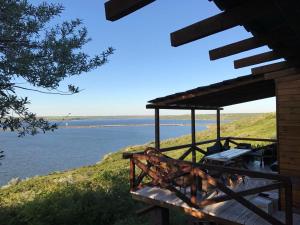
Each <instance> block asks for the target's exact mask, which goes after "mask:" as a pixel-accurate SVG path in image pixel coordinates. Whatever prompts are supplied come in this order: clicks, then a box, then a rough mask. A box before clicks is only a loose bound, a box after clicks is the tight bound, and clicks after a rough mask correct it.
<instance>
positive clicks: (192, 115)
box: [191, 109, 196, 163]
mask: <svg viewBox="0 0 300 225" xmlns="http://www.w3.org/2000/svg"><path fill="white" fill-rule="evenodd" d="M195 121H196V118H195V109H192V110H191V128H192V129H191V133H192V162H193V163H196V150H195V147H196V122H195Z"/></svg>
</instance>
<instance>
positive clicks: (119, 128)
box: [0, 118, 215, 185]
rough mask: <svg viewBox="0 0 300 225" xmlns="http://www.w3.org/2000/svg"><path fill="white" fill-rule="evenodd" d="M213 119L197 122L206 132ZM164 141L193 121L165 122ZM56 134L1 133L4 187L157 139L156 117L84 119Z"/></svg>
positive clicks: (185, 131) (63, 125)
mask: <svg viewBox="0 0 300 225" xmlns="http://www.w3.org/2000/svg"><path fill="white" fill-rule="evenodd" d="M214 122H215V121H213V120H203V121H202V120H201V121H199V120H198V121H197V122H196V130H197V131H200V130H204V129H206V126H207V125H208V124H211V123H214ZM161 124H162V126H161V139H168V138H174V137H178V136H181V135H185V134H189V133H190V126H189V125H190V121H189V120H173V119H162V120H161ZM58 125H59V126H60V128H59V129H58V130H56V131H55V132H48V133H46V134H38V135H36V136H26V137H24V138H18V137H17V135H16V134H15V133H10V132H1V133H0V135H1V143H0V149H1V150H4V151H5V159H4V160H1V161H0V162H1V164H2V165H0V185H4V184H6V183H7V182H8V181H9V180H11V179H12V178H16V177H19V178H21V179H24V178H27V177H32V176H35V175H46V174H49V173H51V172H55V171H62V170H68V169H72V168H76V167H80V166H86V165H91V164H95V163H97V162H99V161H100V160H101V159H102V158H103V156H104V155H106V154H108V153H110V152H115V151H118V150H119V149H121V148H124V147H126V146H130V145H138V144H144V143H147V142H151V141H153V139H154V120H153V119H152V118H126V119H124V118H113V119H95V120H91V119H84V120H69V121H60V122H58Z"/></svg>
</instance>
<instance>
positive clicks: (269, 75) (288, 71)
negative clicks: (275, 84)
mask: <svg viewBox="0 0 300 225" xmlns="http://www.w3.org/2000/svg"><path fill="white" fill-rule="evenodd" d="M299 73H300V69H299V68H295V67H292V68H288V69H284V70H279V71H275V72H271V73H266V74H265V79H266V80H273V79H278V78H281V77H285V76H288V75H293V74H299Z"/></svg>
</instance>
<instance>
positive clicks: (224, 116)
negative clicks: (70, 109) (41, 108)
mask: <svg viewBox="0 0 300 225" xmlns="http://www.w3.org/2000/svg"><path fill="white" fill-rule="evenodd" d="M261 115H263V113H224V114H221V119H222V120H238V119H242V118H249V117H257V116H261ZM43 118H45V119H47V120H52V121H62V120H88V119H90V120H97V119H131V118H134V119H136V118H153V116H152V115H135V116H69V115H67V116H44V117H43ZM160 118H161V119H170V120H173V119H176V120H185V119H190V118H191V115H188V114H183V115H161V116H160ZM196 119H197V120H214V119H216V115H215V114H214V113H212V114H196Z"/></svg>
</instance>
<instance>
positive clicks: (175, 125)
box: [58, 123, 207, 129]
mask: <svg viewBox="0 0 300 225" xmlns="http://www.w3.org/2000/svg"><path fill="white" fill-rule="evenodd" d="M200 125H201V126H207V125H206V124H196V126H200ZM153 126H154V124H152V123H146V124H109V125H80V126H76V125H64V126H58V127H59V128H65V129H68V128H69V129H80V128H104V127H153ZM160 126H170V127H173V126H174V127H178V126H179V127H181V126H182V127H183V126H190V124H184V123H174V124H168V123H166V124H160Z"/></svg>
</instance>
